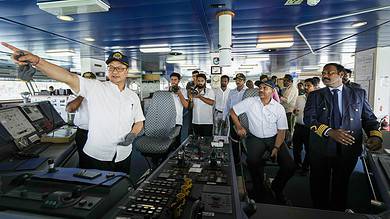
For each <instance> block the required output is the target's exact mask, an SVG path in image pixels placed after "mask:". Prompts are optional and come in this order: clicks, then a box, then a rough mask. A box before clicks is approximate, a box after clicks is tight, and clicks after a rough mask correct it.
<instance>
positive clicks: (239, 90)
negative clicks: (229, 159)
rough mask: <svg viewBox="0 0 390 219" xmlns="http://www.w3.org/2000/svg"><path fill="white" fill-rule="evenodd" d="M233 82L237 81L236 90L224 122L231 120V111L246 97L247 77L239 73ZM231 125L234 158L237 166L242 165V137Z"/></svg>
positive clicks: (231, 124)
mask: <svg viewBox="0 0 390 219" xmlns="http://www.w3.org/2000/svg"><path fill="white" fill-rule="evenodd" d="M233 80H235V81H236V86H237V87H236V88H235V89H233V90H230V92H229V96H228V99H227V101H226V105H225V109H224V110H223V120H224V121H227V119H228V118H229V115H230V114H229V113H230V110H231V109H232V108H233V106H234V105H236V104H237V103H239V102H241V100H242V96H243V95H244V92H245V90H246V88H245V80H246V77H245V75H244V74H242V73H238V74H237V75H236V77H234V78H233ZM228 123H229V124H230V130H229V136H230V141H231V145H232V150H233V158H234V163H235V164H236V165H237V164H239V163H240V159H241V154H240V150H239V146H240V145H239V141H240V137H239V136H238V135H237V133H236V130H235V129H234V127H233V122H232V121H231V119H230V121H229V122H228Z"/></svg>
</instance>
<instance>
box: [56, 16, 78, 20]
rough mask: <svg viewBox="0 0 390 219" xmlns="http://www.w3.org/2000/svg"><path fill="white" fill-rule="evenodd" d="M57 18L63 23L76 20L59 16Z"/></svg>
mask: <svg viewBox="0 0 390 219" xmlns="http://www.w3.org/2000/svg"><path fill="white" fill-rule="evenodd" d="M57 18H58V19H60V20H62V21H74V18H73V17H71V16H68V15H58V16H57Z"/></svg>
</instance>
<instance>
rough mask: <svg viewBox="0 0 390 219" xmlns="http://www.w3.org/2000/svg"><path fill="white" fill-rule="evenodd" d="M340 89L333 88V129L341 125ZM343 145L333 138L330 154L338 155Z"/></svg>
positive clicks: (330, 143)
mask: <svg viewBox="0 0 390 219" xmlns="http://www.w3.org/2000/svg"><path fill="white" fill-rule="evenodd" d="M339 91H340V90H338V89H334V90H332V93H333V96H332V105H333V110H332V119H331V127H332V128H333V129H339V128H340V127H341V118H342V117H341V113H340V108H339V95H338V92H339ZM340 146H341V145H339V144H337V142H336V141H334V140H333V139H331V140H330V142H329V147H328V149H329V151H328V152H329V154H330V155H336V154H340V153H341V147H340Z"/></svg>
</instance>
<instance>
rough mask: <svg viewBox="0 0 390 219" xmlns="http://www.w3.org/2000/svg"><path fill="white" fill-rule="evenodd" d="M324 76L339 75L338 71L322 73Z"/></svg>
mask: <svg viewBox="0 0 390 219" xmlns="http://www.w3.org/2000/svg"><path fill="white" fill-rule="evenodd" d="M321 74H322V75H334V74H337V71H322V72H321Z"/></svg>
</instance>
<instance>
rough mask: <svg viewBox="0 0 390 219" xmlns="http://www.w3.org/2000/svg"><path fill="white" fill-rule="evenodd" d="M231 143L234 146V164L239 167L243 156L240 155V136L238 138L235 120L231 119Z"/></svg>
mask: <svg viewBox="0 0 390 219" xmlns="http://www.w3.org/2000/svg"><path fill="white" fill-rule="evenodd" d="M229 123H230V132H229V136H230V142H231V144H232V150H233V158H234V163H235V164H236V165H237V164H239V163H240V161H241V154H240V148H239V147H240V136H238V134H237V132H236V129H235V128H234V124H233V120H232V119H231V117H230V122H229Z"/></svg>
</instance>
